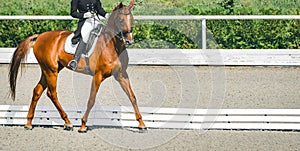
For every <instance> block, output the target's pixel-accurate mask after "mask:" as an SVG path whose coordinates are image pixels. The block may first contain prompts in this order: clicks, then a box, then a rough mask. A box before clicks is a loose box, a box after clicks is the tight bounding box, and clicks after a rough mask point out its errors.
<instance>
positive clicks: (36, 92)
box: [25, 73, 47, 130]
mask: <svg viewBox="0 0 300 151" xmlns="http://www.w3.org/2000/svg"><path fill="white" fill-rule="evenodd" d="M46 88H47V82H46V78H45V75H44V74H43V73H42V76H41V79H40V81H39V83H38V84H37V85H36V86H35V88H34V89H33V95H32V99H31V103H30V107H29V111H28V114H27V124H26V125H25V129H28V130H31V129H32V119H33V117H34V111H35V107H36V105H37V102H38V100H39V99H40V97H41V95H42V93H43V92H44V90H45V89H46Z"/></svg>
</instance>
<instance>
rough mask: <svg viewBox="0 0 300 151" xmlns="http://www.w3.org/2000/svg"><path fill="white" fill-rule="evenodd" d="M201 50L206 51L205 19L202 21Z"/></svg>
mask: <svg viewBox="0 0 300 151" xmlns="http://www.w3.org/2000/svg"><path fill="white" fill-rule="evenodd" d="M202 50H206V19H202Z"/></svg>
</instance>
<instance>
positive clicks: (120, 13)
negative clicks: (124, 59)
mask: <svg viewBox="0 0 300 151" xmlns="http://www.w3.org/2000/svg"><path fill="white" fill-rule="evenodd" d="M117 13H118V14H117V19H116V21H119V23H117V31H120V32H119V33H117V36H118V37H119V38H120V40H123V41H124V43H126V40H125V35H127V34H129V33H132V29H130V30H125V31H124V30H123V29H122V27H120V24H121V18H120V17H119V16H120V15H125V16H128V15H131V12H130V10H129V11H128V12H126V13H123V12H121V9H119V10H118V12H117Z"/></svg>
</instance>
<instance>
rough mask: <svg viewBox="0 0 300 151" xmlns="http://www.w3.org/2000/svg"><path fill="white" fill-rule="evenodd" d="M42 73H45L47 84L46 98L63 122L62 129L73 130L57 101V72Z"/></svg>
mask: <svg viewBox="0 0 300 151" xmlns="http://www.w3.org/2000/svg"><path fill="white" fill-rule="evenodd" d="M44 73H45V76H46V79H47V84H48V90H47V96H48V97H49V98H50V99H51V101H52V103H53V104H54V105H55V107H56V109H57V110H58V112H59V114H60V116H61V118H62V119H63V120H64V121H65V124H64V129H65V130H73V126H72V124H71V122H70V120H69V118H68V115H67V114H66V112H65V111H64V110H63V108H62V106H61V105H60V103H59V101H58V97H57V92H56V83H57V75H58V72H52V71H44Z"/></svg>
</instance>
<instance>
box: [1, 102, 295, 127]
mask: <svg viewBox="0 0 300 151" xmlns="http://www.w3.org/2000/svg"><path fill="white" fill-rule="evenodd" d="M28 109H29V107H28V106H10V105H0V125H24V124H25V123H26V116H27V111H28ZM64 109H65V111H66V112H67V114H68V117H69V118H70V120H71V122H72V123H73V125H74V126H80V124H81V118H82V116H83V114H84V112H85V109H84V108H82V107H75V106H66V107H64ZM140 111H141V114H142V115H143V120H144V122H145V124H146V125H147V127H148V128H168V129H200V130H241V129H242V130H252V129H254V130H294V131H299V130H300V109H188V108H152V107H140ZM63 124H64V121H63V120H62V119H61V117H60V115H59V113H58V112H57V110H56V109H55V108H54V107H53V106H37V108H36V113H35V118H34V120H33V125H47V126H49V125H50V126H63ZM88 125H89V126H109V127H137V125H138V122H137V121H136V120H135V114H134V111H133V109H132V107H131V106H95V107H94V108H93V110H92V112H91V114H90V116H89V121H88Z"/></svg>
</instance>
